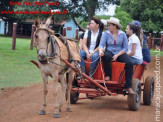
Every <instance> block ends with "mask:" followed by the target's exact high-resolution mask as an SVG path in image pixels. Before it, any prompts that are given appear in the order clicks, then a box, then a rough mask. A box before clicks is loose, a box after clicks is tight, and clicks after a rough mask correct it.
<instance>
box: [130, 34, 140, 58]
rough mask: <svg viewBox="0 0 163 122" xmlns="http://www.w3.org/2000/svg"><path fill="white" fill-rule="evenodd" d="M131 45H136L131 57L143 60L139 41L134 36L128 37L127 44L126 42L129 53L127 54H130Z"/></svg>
mask: <svg viewBox="0 0 163 122" xmlns="http://www.w3.org/2000/svg"><path fill="white" fill-rule="evenodd" d="M133 43H135V44H136V50H135V54H134V55H133V56H132V57H134V58H137V59H143V55H142V47H141V44H140V40H139V38H138V37H137V36H136V35H135V34H133V35H132V36H130V37H129V42H128V51H129V52H128V53H130V52H131V51H132V44H133Z"/></svg>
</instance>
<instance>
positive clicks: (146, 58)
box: [142, 35, 151, 63]
mask: <svg viewBox="0 0 163 122" xmlns="http://www.w3.org/2000/svg"><path fill="white" fill-rule="evenodd" d="M142 54H143V61H146V62H147V63H149V62H150V61H151V55H150V51H149V48H148V44H147V41H146V36H145V35H143V48H142Z"/></svg>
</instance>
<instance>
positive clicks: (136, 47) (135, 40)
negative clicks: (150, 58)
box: [126, 23, 143, 64]
mask: <svg viewBox="0 0 163 122" xmlns="http://www.w3.org/2000/svg"><path fill="white" fill-rule="evenodd" d="M140 29H141V28H140V27H139V26H136V25H135V24H133V23H129V24H128V25H127V27H126V34H127V35H128V36H129V38H128V40H129V41H128V51H127V54H128V55H129V56H131V61H132V63H133V64H142V62H143V55H142V44H143V43H142V41H143V40H142V39H141V38H140Z"/></svg>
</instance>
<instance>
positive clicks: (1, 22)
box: [0, 21, 5, 34]
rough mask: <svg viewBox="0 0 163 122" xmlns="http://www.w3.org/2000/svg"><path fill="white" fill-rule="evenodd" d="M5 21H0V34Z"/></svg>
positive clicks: (2, 31)
mask: <svg viewBox="0 0 163 122" xmlns="http://www.w3.org/2000/svg"><path fill="white" fill-rule="evenodd" d="M4 28H5V22H4V21H0V34H4Z"/></svg>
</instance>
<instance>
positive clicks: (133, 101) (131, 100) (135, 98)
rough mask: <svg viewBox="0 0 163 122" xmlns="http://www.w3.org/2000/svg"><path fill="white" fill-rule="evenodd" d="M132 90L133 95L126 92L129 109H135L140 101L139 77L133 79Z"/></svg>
mask: <svg viewBox="0 0 163 122" xmlns="http://www.w3.org/2000/svg"><path fill="white" fill-rule="evenodd" d="M132 90H133V91H134V92H135V93H136V94H134V95H131V94H128V98H127V102H128V107H129V110H132V111H137V110H138V109H139V106H140V101H141V84H140V80H139V79H133V81H132Z"/></svg>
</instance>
